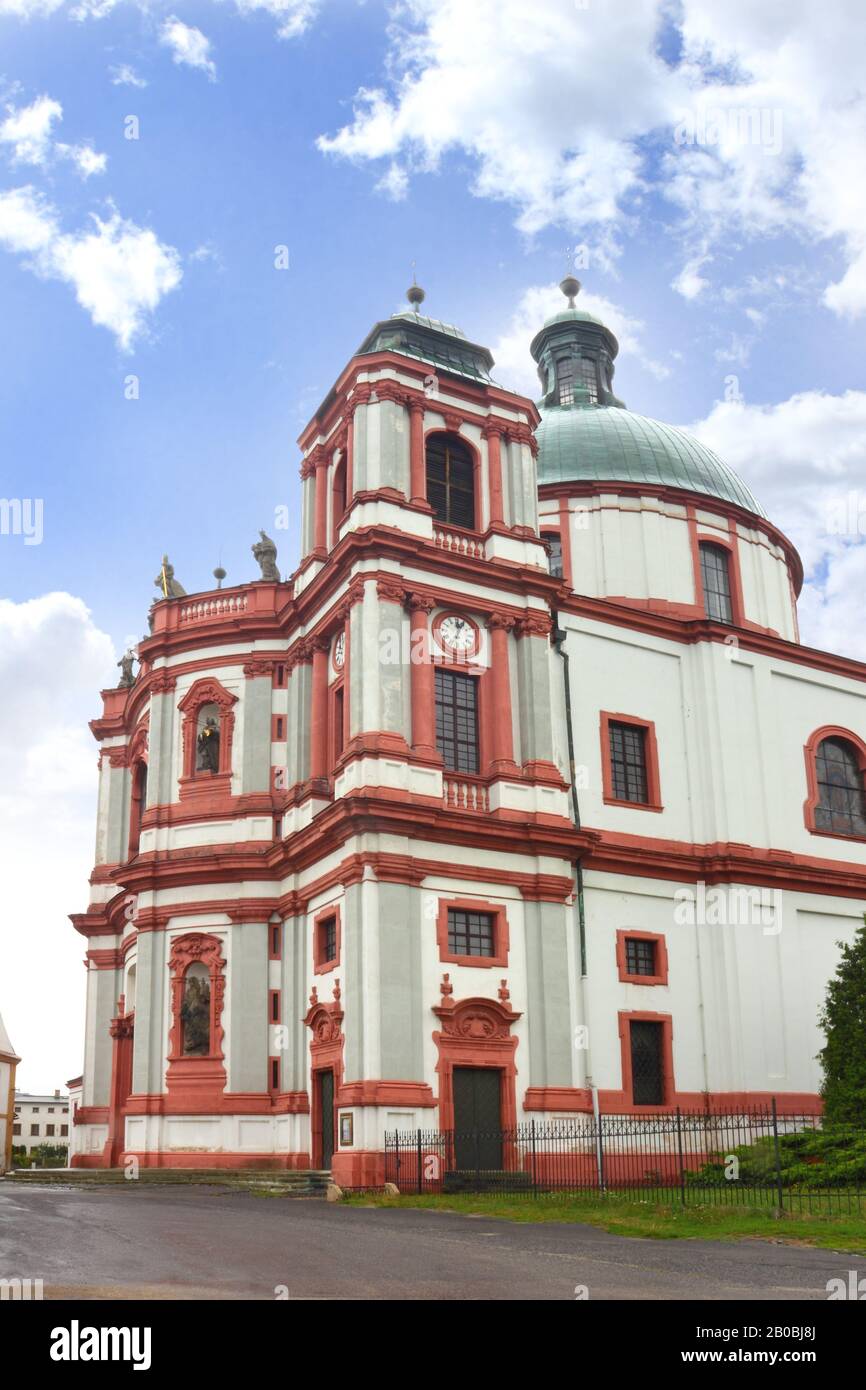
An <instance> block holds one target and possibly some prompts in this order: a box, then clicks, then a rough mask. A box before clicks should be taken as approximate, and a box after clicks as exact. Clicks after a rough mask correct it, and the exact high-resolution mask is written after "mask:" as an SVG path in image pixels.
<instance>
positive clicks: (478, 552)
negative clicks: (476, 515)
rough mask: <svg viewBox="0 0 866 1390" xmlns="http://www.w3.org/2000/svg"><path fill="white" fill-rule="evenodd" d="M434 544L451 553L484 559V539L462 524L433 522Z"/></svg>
mask: <svg viewBox="0 0 866 1390" xmlns="http://www.w3.org/2000/svg"><path fill="white" fill-rule="evenodd" d="M433 544H434V545H435V546H436V547H437V549H439V550H446V551H447V552H448V553H449V554H450V555H468V556H470V557H471V558H472V559H474V560H483V559H484V541H483V540H482V539H481V538H480V536H477V535H475V534H474V533H473V532H472V531H465V530H464V529H463V528H462V527H460V526H456V527H455V526H440V525H439V524H438V523H437V522H434V523H433Z"/></svg>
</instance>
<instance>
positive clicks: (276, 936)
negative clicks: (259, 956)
mask: <svg viewBox="0 0 866 1390" xmlns="http://www.w3.org/2000/svg"><path fill="white" fill-rule="evenodd" d="M282 958H283V924H282V922H271V921H269V922H268V960H282Z"/></svg>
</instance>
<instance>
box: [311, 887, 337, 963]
mask: <svg viewBox="0 0 866 1390" xmlns="http://www.w3.org/2000/svg"><path fill="white" fill-rule="evenodd" d="M332 917H333V918H335V919H336V924H337V947H336V954H335V955H334V957H333V958H332V959H331V960H326V959H325V957H324V956H323V954H322V946H323V942H324V932H322V931H321V930H320V928H321V926H322V923H323V922H327V921H329V920H330V919H331V918H332ZM342 938H343V927H342V914H341V911H340V904H339V903H331V904H330V905H329V906H328V907H323V908H322V909H321V910H320V911H319V912H317V913H316V915H315V916H314V918H313V974H314V975H327V974H328V973H329V972H330V971H331V970H333V969H334V968H335V967H336V966H338V965H339V964H340V950H341V946H342Z"/></svg>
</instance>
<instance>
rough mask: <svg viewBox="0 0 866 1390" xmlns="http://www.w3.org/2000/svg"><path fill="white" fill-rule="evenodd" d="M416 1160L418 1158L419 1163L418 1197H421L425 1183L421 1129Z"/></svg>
mask: <svg viewBox="0 0 866 1390" xmlns="http://www.w3.org/2000/svg"><path fill="white" fill-rule="evenodd" d="M416 1158H417V1161H418V1195H419V1197H420V1195H421V1193H422V1192H423V1191H424V1181H423V1176H422V1171H421V1131H420V1129H419V1130H418V1143H417V1153H416Z"/></svg>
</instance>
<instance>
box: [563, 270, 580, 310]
mask: <svg viewBox="0 0 866 1390" xmlns="http://www.w3.org/2000/svg"><path fill="white" fill-rule="evenodd" d="M559 288H560V289H561V290H562V293H563V294H564V295H565V296H566V297H567V299H568V307H569V309H573V308H574V300H575V297H576V296H577V295H579V294H580V281H579V280H578V279H577V278H576V277H575V276H574V275H566V276H565V279H563V280H560V282H559Z"/></svg>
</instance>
